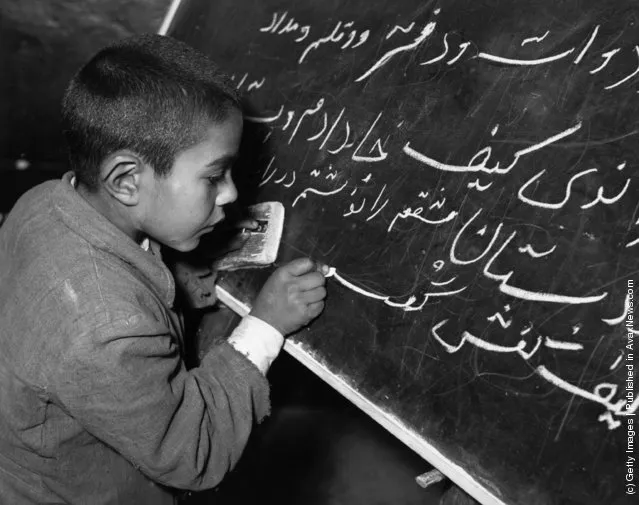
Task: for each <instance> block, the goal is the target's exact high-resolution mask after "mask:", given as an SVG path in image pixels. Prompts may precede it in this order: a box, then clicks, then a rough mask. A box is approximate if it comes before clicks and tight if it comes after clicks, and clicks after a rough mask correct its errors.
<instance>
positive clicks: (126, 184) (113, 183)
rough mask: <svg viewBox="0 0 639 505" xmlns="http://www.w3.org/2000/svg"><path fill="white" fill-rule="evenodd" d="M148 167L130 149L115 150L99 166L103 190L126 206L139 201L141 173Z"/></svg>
mask: <svg viewBox="0 0 639 505" xmlns="http://www.w3.org/2000/svg"><path fill="white" fill-rule="evenodd" d="M148 169H149V167H148V166H147V165H146V164H145V163H144V161H143V160H142V159H141V158H140V156H138V155H137V154H135V153H134V152H132V151H117V152H115V153H112V154H111V155H109V156H107V158H105V159H104V161H103V162H102V166H101V167H100V178H101V179H102V186H103V187H104V189H105V191H107V193H109V195H111V196H112V197H113V198H115V199H116V200H118V201H119V202H120V203H122V204H124V205H126V206H134V205H137V204H138V202H139V201H140V186H141V183H142V174H143V173H144V171H145V170H148Z"/></svg>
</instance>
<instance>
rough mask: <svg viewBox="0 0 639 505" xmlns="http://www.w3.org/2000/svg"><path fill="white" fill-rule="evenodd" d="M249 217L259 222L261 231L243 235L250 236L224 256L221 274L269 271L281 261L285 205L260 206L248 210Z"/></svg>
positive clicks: (220, 266) (219, 266) (220, 265)
mask: <svg viewBox="0 0 639 505" xmlns="http://www.w3.org/2000/svg"><path fill="white" fill-rule="evenodd" d="M248 213H249V216H250V217H251V218H252V219H255V220H256V221H257V223H258V226H257V228H256V229H254V230H244V231H243V234H245V235H248V237H247V240H246V242H245V243H244V245H243V246H242V247H241V248H240V249H238V250H236V251H232V252H230V253H229V254H227V255H226V256H224V258H222V259H221V260H220V261H219V262H218V263H217V264H216V269H217V270H238V269H240V268H259V267H266V266H268V265H271V264H273V262H274V261H275V259H276V258H277V252H278V250H279V248H280V241H281V239H282V230H283V229H284V206H283V205H282V203H281V202H263V203H257V204H255V205H251V206H250V207H249V208H248Z"/></svg>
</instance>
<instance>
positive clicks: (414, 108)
mask: <svg viewBox="0 0 639 505" xmlns="http://www.w3.org/2000/svg"><path fill="white" fill-rule="evenodd" d="M169 34H171V35H173V36H175V37H177V38H179V39H182V40H184V41H186V42H188V43H190V44H191V45H193V46H195V47H197V48H199V49H201V50H203V51H205V52H206V53H208V54H209V55H211V57H212V58H213V59H214V60H215V61H217V62H218V63H219V64H220V65H222V66H223V67H224V68H226V69H227V70H228V71H229V73H230V74H232V76H233V79H234V82H236V83H237V88H238V89H239V90H240V91H241V92H242V93H243V94H244V95H245V97H246V100H247V103H248V104H249V105H248V109H247V114H246V125H245V138H246V145H245V149H244V158H245V159H244V163H242V164H241V166H240V167H238V173H237V174H236V177H238V178H240V179H242V180H243V181H244V182H243V184H245V187H247V188H253V189H255V190H256V191H254V192H252V193H250V197H251V198H257V199H258V200H260V201H268V200H280V201H282V202H283V203H284V204H285V206H286V210H287V214H288V217H287V222H286V226H285V231H284V240H283V243H282V250H281V254H280V261H281V262H283V261H286V260H288V259H291V258H294V257H297V256H300V255H310V256H312V257H313V258H316V259H317V260H320V261H323V262H325V263H326V264H328V265H330V266H331V267H333V269H334V270H333V271H332V273H334V275H333V276H332V278H331V279H330V280H329V282H328V289H329V298H328V302H327V308H326V311H325V313H324V314H323V316H322V317H321V318H320V319H318V320H317V321H316V322H315V323H314V324H313V325H312V327H311V328H310V329H308V330H305V331H303V332H301V333H299V334H298V335H296V336H294V337H293V341H294V343H295V344H296V345H299V346H300V347H301V348H303V349H305V350H306V351H308V353H309V355H312V356H313V357H314V358H315V359H316V360H317V361H319V362H321V363H322V364H323V365H324V366H325V367H326V368H327V369H328V370H330V371H331V373H332V374H334V375H335V377H339V378H340V380H343V381H345V382H346V383H348V384H349V386H350V387H352V388H353V389H354V390H356V391H358V392H359V393H360V394H361V395H362V397H363V398H365V399H366V400H367V401H369V402H371V403H372V404H374V405H375V406H376V407H377V408H379V409H380V411H383V412H385V413H387V414H388V417H389V418H392V419H394V420H397V422H398V423H400V424H401V425H402V426H404V427H405V428H406V429H407V430H409V431H411V432H412V433H414V434H415V436H417V437H419V438H421V439H423V440H424V441H426V442H427V443H428V444H430V445H431V446H432V447H434V448H435V450H436V451H437V452H438V453H439V454H441V455H443V456H444V457H445V458H446V459H447V460H448V461H450V462H452V463H453V464H454V465H456V466H458V467H459V468H460V469H462V470H463V471H464V472H467V473H468V474H469V475H470V476H472V479H474V481H475V482H476V483H478V484H479V486H480V487H482V488H483V489H485V490H486V491H487V493H489V494H490V496H491V497H493V498H494V503H500V502H501V503H513V504H539V505H545V504H591V503H592V504H604V503H605V504H613V503H626V500H629V499H630V495H628V494H627V493H628V492H630V491H632V490H633V489H634V487H632V486H634V484H635V481H632V480H628V479H630V478H633V476H634V473H629V470H628V468H629V467H632V466H633V465H634V463H633V462H632V461H633V460H631V459H630V458H634V457H636V453H635V452H634V438H633V437H634V430H633V429H631V428H632V427H633V426H634V424H633V423H634V414H635V412H636V409H637V402H634V403H632V400H633V399H634V394H635V390H634V381H633V378H634V375H633V373H634V369H635V368H634V360H633V359H634V356H633V351H634V349H633V345H634V337H635V335H636V333H635V330H634V328H633V322H634V320H633V315H634V305H633V304H632V303H631V302H634V298H632V296H633V294H634V292H635V290H636V287H635V285H634V284H633V282H636V280H637V278H639V260H638V259H637V253H638V252H639V199H638V196H639V190H638V184H639V180H638V179H637V164H638V162H639V156H638V154H639V94H638V93H639V4H637V2H636V1H635V0H614V1H608V2H602V1H600V0H565V1H561V2H558V1H550V0H543V1H541V0H525V1H524V0H521V1H519V0H490V1H489V0H484V1H481V0H449V1H441V2H428V1H417V0H402V1H400V2H396V1H389V0H353V1H349V2H339V1H335V0H326V1H322V2H319V1H317V2H312V1H309V0H301V1H297V2H290V1H288V2H287V1H275V0H271V1H264V0H259V1H258V0H217V1H215V2H211V1H208V0H193V1H189V0H185V1H184V2H182V4H181V5H180V7H179V8H178V9H177V12H176V14H175V18H174V19H173V23H172V24H171V27H170V29H169ZM247 194H249V193H245V195H247ZM264 275H265V273H243V274H237V275H234V276H230V277H227V278H226V279H225V281H224V282H225V285H226V286H227V287H228V289H229V290H230V291H231V292H235V293H236V294H237V295H238V296H240V297H241V298H243V299H244V300H246V301H250V298H251V296H252V295H254V294H255V292H256V290H257V289H258V288H259V284H260V282H262V281H263V278H264ZM634 468H636V466H634ZM629 476H630V477H629ZM476 496H479V494H477V493H476ZM482 496H484V495H482ZM493 498H491V499H490V500H486V499H485V498H482V499H483V500H484V501H486V502H488V501H491V500H493ZM491 502H492V501H491Z"/></svg>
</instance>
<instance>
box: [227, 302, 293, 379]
mask: <svg viewBox="0 0 639 505" xmlns="http://www.w3.org/2000/svg"><path fill="white" fill-rule="evenodd" d="M228 343H229V344H231V345H232V346H233V347H234V348H235V349H236V350H237V351H239V352H240V353H241V354H243V355H244V356H246V357H247V358H248V359H249V360H250V361H251V362H252V363H253V364H255V366H257V368H258V369H259V370H260V371H261V372H262V373H263V374H266V372H267V371H268V369H269V367H270V366H271V364H272V363H273V361H274V360H275V358H276V357H277V355H278V354H279V353H280V351H281V349H282V346H283V345H284V336H283V335H282V334H281V333H280V332H279V331H278V330H277V329H275V328H273V326H271V325H270V324H268V323H267V322H265V321H263V320H262V319H260V318H259V317H255V316H252V315H250V314H249V315H247V316H245V317H244V318H242V321H240V323H239V324H238V325H237V327H236V328H235V330H233V333H232V334H231V336H230V337H229V339H228Z"/></svg>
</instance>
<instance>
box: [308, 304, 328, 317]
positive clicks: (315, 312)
mask: <svg viewBox="0 0 639 505" xmlns="http://www.w3.org/2000/svg"><path fill="white" fill-rule="evenodd" d="M323 310H324V301H319V302H315V303H310V304H309V305H308V307H307V313H308V314H310V315H311V316H312V317H317V316H319V315H320V314H321V313H322V311H323Z"/></svg>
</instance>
